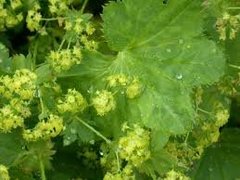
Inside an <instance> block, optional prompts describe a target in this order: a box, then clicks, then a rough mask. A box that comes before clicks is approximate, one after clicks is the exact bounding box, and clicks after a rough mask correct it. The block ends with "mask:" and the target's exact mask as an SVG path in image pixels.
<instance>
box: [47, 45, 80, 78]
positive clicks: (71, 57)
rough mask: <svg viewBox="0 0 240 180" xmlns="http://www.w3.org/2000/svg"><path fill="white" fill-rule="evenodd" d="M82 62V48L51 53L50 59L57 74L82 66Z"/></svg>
mask: <svg viewBox="0 0 240 180" xmlns="http://www.w3.org/2000/svg"><path fill="white" fill-rule="evenodd" d="M81 61H82V53H81V48H80V47H76V46H75V47H73V49H62V50H61V51H51V52H50V55H49V57H48V62H49V63H50V65H51V67H52V68H53V70H54V71H55V72H57V73H60V72H62V71H66V70H69V69H70V68H71V67H72V66H73V65H75V64H80V63H81Z"/></svg>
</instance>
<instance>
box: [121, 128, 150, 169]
mask: <svg viewBox="0 0 240 180" xmlns="http://www.w3.org/2000/svg"><path fill="white" fill-rule="evenodd" d="M149 145H150V132H149V131H147V130H145V129H143V128H141V127H140V126H138V125H134V128H133V129H131V130H128V131H127V135H126V136H124V137H121V138H120V140H119V142H118V147H119V155H120V157H121V158H122V159H125V160H127V161H128V162H129V163H132V164H133V165H134V166H136V167H138V166H140V165H141V164H142V163H143V162H144V161H146V160H147V159H149V158H150V155H151V153H150V150H149Z"/></svg>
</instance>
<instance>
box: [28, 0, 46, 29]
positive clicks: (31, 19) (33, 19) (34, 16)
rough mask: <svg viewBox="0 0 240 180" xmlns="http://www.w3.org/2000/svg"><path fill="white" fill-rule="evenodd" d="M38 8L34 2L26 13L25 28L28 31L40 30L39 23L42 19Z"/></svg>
mask: <svg viewBox="0 0 240 180" xmlns="http://www.w3.org/2000/svg"><path fill="white" fill-rule="evenodd" d="M40 9H41V8H40V6H39V4H38V3H37V2H35V5H34V6H33V8H32V9H31V10H29V11H28V14H27V18H26V22H27V28H28V29H29V30H30V31H38V30H40V28H41V25H40V21H41V18H42V15H41V13H40V12H39V11H40Z"/></svg>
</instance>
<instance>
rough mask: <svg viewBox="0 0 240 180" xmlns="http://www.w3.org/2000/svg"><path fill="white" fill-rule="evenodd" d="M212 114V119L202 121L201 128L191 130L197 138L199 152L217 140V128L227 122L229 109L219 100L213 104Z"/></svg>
mask: <svg viewBox="0 0 240 180" xmlns="http://www.w3.org/2000/svg"><path fill="white" fill-rule="evenodd" d="M214 114H215V116H214V120H212V121H211V122H205V123H203V125H202V127H201V129H199V130H197V131H194V132H193V136H194V137H195V138H196V140H197V144H198V147H197V149H198V151H199V154H201V153H202V152H203V150H204V148H206V147H208V146H209V145H211V144H212V143H215V142H217V141H218V139H219V136H220V132H219V129H220V128H221V127H222V126H224V125H225V124H226V123H227V122H228V119H229V116H230V114H229V110H228V109H226V108H225V107H224V106H223V105H222V104H221V103H219V102H217V103H215V104H214Z"/></svg>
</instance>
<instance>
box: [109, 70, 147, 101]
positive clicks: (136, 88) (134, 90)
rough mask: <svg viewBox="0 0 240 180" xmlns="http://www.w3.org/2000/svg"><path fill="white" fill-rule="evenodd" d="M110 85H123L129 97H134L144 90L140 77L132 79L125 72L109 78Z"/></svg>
mask: <svg viewBox="0 0 240 180" xmlns="http://www.w3.org/2000/svg"><path fill="white" fill-rule="evenodd" d="M107 81H108V85H109V87H118V86H122V87H124V88H125V89H126V95H127V97H128V98H129V99H134V98H136V97H137V96H139V95H140V94H141V92H142V89H143V87H142V84H141V83H140V81H139V80H138V78H133V79H132V80H131V79H130V78H129V77H127V76H126V75H124V74H115V75H111V76H109V77H108V78H107Z"/></svg>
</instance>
